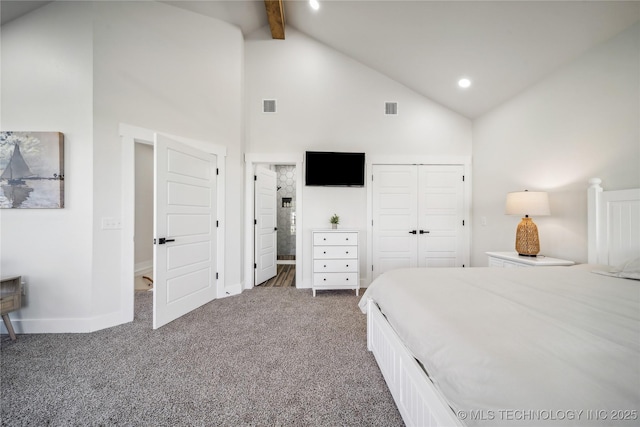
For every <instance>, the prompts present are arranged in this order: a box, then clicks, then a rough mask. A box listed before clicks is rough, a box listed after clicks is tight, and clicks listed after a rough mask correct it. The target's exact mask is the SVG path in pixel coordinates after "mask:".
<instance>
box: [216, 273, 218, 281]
mask: <svg viewBox="0 0 640 427" xmlns="http://www.w3.org/2000/svg"><path fill="white" fill-rule="evenodd" d="M217 279H218V272H217V271H216V280H217Z"/></svg>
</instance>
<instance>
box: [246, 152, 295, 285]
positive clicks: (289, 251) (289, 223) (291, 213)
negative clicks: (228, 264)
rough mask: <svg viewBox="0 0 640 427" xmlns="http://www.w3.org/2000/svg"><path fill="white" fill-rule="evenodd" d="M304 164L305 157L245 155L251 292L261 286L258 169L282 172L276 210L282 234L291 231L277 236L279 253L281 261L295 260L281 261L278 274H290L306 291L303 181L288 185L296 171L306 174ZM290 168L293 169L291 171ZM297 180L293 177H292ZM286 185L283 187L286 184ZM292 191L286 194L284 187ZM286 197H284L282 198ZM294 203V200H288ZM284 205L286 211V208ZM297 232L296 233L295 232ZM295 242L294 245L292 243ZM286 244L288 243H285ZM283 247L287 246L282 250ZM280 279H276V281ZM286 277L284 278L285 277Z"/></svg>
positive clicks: (248, 278)
mask: <svg viewBox="0 0 640 427" xmlns="http://www.w3.org/2000/svg"><path fill="white" fill-rule="evenodd" d="M302 160H303V156H302V155H298V154H250V153H247V154H245V185H246V186H245V207H246V210H245V284H244V288H245V289H251V288H253V287H254V286H257V285H258V284H259V283H256V280H255V272H254V270H255V265H256V260H255V249H256V246H255V245H256V239H255V232H254V231H255V228H254V227H255V220H256V218H255V196H256V193H255V187H254V182H255V178H254V177H255V171H256V168H257V167H266V168H269V169H272V170H274V171H276V172H277V171H278V168H282V172H283V174H282V175H281V177H280V176H278V177H277V178H276V182H277V183H278V184H277V186H276V189H277V187H278V186H279V187H280V190H276V194H277V195H276V206H277V216H278V219H277V221H278V225H277V227H278V231H281V228H285V229H287V227H288V231H287V230H284V231H285V233H284V234H282V235H280V233H278V234H277V239H278V243H276V245H277V246H280V247H279V248H277V250H276V252H278V253H280V254H281V258H285V257H288V258H291V259H280V260H277V261H276V262H277V267H278V271H279V272H282V273H284V274H288V275H289V278H290V280H293V283H295V286H296V287H297V288H302V287H304V285H303V283H302V281H301V279H302V277H303V275H302V257H301V252H300V250H301V247H302V233H301V231H302V230H303V228H302V216H301V213H302V180H301V179H300V177H299V176H297V177H296V179H291V180H290V182H289V183H287V173H290V174H293V172H294V171H296V174H299V171H302V170H303V169H302ZM289 167H290V169H288V168H289ZM291 178H293V176H292V177H291ZM281 182H282V183H284V184H285V185H282V183H281ZM287 186H288V187H290V188H288V189H286V190H285V192H283V191H282V190H283V188H284V187H287ZM280 193H282V194H280ZM288 199H291V200H288ZM283 205H284V208H283ZM281 216H283V217H284V216H286V217H287V218H286V219H284V218H282V222H280V221H281V218H280V217H281ZM292 231H293V232H292ZM292 241H293V243H291V242H292ZM283 242H284V243H283ZM281 245H283V246H281ZM277 277H278V276H277V275H276V278H277ZM281 277H282V276H281ZM271 283H275V281H273V279H272V281H271ZM267 285H269V283H267Z"/></svg>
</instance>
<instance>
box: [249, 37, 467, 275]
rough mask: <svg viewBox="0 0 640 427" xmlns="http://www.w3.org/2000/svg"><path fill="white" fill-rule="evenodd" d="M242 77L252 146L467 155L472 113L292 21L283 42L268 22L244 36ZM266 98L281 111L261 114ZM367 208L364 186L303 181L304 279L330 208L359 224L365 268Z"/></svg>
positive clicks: (344, 221)
mask: <svg viewBox="0 0 640 427" xmlns="http://www.w3.org/2000/svg"><path fill="white" fill-rule="evenodd" d="M245 76H246V77H245V82H246V103H247V104H246V106H245V111H246V117H247V126H246V129H247V141H246V145H247V148H246V150H247V152H249V153H294V154H299V155H302V154H303V153H304V152H305V151H307V150H319V151H356V152H365V153H366V155H367V156H368V157H370V156H376V157H378V156H384V155H390V156H398V155H402V156H411V155H422V156H461V157H462V156H470V155H471V121H470V120H468V119H466V118H464V117H462V116H460V115H458V114H456V113H453V112H452V111H450V110H448V109H446V108H444V107H442V106H440V105H439V104H436V103H434V102H432V101H430V100H429V99H426V98H424V97H422V96H420V95H418V94H416V93H415V92H413V91H411V90H409V89H408V88H406V87H405V86H402V85H400V84H398V83H397V82H395V81H393V80H391V79H389V78H387V77H386V76H384V75H382V74H380V73H378V72H377V71H374V70H372V69H370V68H368V67H366V66H364V65H362V64H361V63H359V62H356V61H354V60H353V59H351V58H349V57H346V56H344V55H342V54H340V53H338V52H337V51H335V50H333V49H331V48H329V47H327V46H325V45H322V44H320V43H318V42H316V41H314V40H313V39H311V38H309V37H307V36H305V35H304V34H302V33H301V32H299V31H296V30H295V29H293V28H287V38H286V40H284V41H281V40H272V39H271V37H270V34H269V32H268V28H261V29H260V30H257V31H256V32H254V33H252V34H250V35H248V36H247V37H246V42H245ZM263 99H277V109H278V112H277V113H276V114H263V113H262V100H263ZM385 101H394V102H398V111H399V114H398V115H397V116H385V115H384V103H385ZM299 174H300V176H301V178H302V177H303V176H304V171H303V170H301V171H300V172H299ZM366 209H367V195H366V188H326V187H304V190H303V211H302V212H299V213H298V214H299V215H300V216H301V218H302V221H303V229H302V230H299V232H302V233H303V246H302V252H303V257H304V263H303V267H304V282H305V283H304V285H305V286H310V280H311V276H310V271H311V255H310V252H311V242H310V238H311V230H312V229H316V228H328V227H329V217H330V216H331V215H332V214H333V213H337V214H338V215H339V216H340V218H341V223H340V225H341V227H343V228H352V229H357V230H360V231H361V236H362V237H361V241H360V245H361V248H362V257H361V259H362V262H361V272H363V269H364V268H366V266H365V265H364V260H365V250H364V249H365V248H366V228H367V224H366V218H367V211H366ZM363 277H364V274H363Z"/></svg>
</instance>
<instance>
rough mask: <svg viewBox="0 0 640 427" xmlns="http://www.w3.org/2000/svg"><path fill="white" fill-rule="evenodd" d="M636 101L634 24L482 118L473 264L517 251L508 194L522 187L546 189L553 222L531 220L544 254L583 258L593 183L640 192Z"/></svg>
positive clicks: (639, 31) (639, 63) (638, 46)
mask: <svg viewBox="0 0 640 427" xmlns="http://www.w3.org/2000/svg"><path fill="white" fill-rule="evenodd" d="M639 105H640V25H638V24H637V25H635V26H634V27H632V28H631V29H628V30H627V31H625V32H623V33H621V34H620V35H618V36H617V37H614V38H613V39H611V40H609V41H607V42H606V43H604V44H602V45H600V46H598V47H596V48H593V49H592V50H590V51H588V52H587V53H586V54H584V55H583V56H581V57H580V58H578V59H576V60H575V61H573V62H571V63H570V64H568V65H566V66H565V67H563V68H562V69H560V70H558V71H557V72H555V73H553V74H552V75H550V76H549V77H548V78H546V79H545V80H543V81H542V82H540V83H538V84H537V85H535V86H533V87H531V88H530V89H529V90H527V91H526V92H524V93H522V94H520V95H519V96H517V97H516V98H514V99H512V100H510V101H509V102H507V103H505V104H503V105H501V106H500V107H498V108H497V109H495V110H494V111H492V112H490V113H487V114H485V115H484V116H482V117H480V118H478V119H477V120H475V121H474V124H473V169H474V180H473V199H474V201H473V252H472V264H473V265H476V266H478V265H486V262H487V260H486V256H485V255H484V252H486V251H504V250H514V244H515V230H516V226H517V224H518V222H519V221H520V218H517V217H509V216H505V215H504V202H505V196H506V193H507V192H509V191H519V190H523V189H525V188H526V189H529V190H544V191H548V192H549V198H550V204H551V216H549V217H538V218H534V222H535V223H536V224H537V225H538V230H539V234H540V241H541V244H540V246H541V254H546V255H549V256H555V257H560V258H566V259H571V260H574V261H576V262H586V261H587V240H586V239H587V234H586V212H587V210H586V203H587V201H586V189H587V187H588V185H587V181H588V179H589V178H590V177H600V178H602V179H603V186H604V188H605V189H623V188H631V187H638V186H640V106H639ZM482 218H486V222H487V225H486V226H482V225H481V221H482Z"/></svg>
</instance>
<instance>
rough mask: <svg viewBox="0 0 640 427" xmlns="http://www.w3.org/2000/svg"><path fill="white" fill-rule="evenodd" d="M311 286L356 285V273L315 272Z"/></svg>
mask: <svg viewBox="0 0 640 427" xmlns="http://www.w3.org/2000/svg"><path fill="white" fill-rule="evenodd" d="M313 286H317V287H319V286H354V287H355V286H358V273H316V274H314V275H313Z"/></svg>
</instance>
